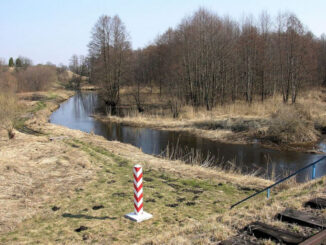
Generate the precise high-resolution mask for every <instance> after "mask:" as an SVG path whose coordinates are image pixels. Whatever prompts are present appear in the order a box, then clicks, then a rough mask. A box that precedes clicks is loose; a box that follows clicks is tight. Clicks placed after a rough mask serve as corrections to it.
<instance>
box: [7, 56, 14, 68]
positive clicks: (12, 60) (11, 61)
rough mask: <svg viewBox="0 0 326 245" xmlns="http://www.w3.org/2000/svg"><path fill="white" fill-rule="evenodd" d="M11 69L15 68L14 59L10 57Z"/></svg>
mask: <svg viewBox="0 0 326 245" xmlns="http://www.w3.org/2000/svg"><path fill="white" fill-rule="evenodd" d="M8 65H9V67H13V66H14V59H13V58H12V57H10V59H9V64H8Z"/></svg>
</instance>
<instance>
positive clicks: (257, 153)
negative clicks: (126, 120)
mask: <svg viewBox="0 0 326 245" xmlns="http://www.w3.org/2000/svg"><path fill="white" fill-rule="evenodd" d="M97 104H98V98H97V95H96V93H77V94H76V95H75V96H73V97H72V98H70V99H69V100H67V101H66V102H64V103H63V104H61V106H60V108H59V109H58V110H56V111H55V112H53V114H52V115H51V117H50V121H51V122H52V123H55V124H59V125H63V126H66V127H68V128H72V129H78V130H81V131H84V132H88V133H89V132H91V131H92V132H94V133H95V134H98V135H102V136H104V137H106V138H107V139H108V140H118V141H121V142H124V143H129V144H132V145H134V146H137V147H139V148H141V150H142V151H143V152H144V153H147V154H155V155H158V154H161V153H162V152H165V151H166V150H167V147H168V148H169V149H176V148H177V149H179V150H180V151H183V152H184V153H190V152H193V153H194V154H195V153H196V152H197V154H199V152H200V154H201V155H202V157H203V159H205V158H206V157H207V156H209V157H210V159H214V163H215V164H217V165H218V164H221V163H224V164H225V163H226V162H228V161H231V162H234V163H235V165H236V166H237V168H241V169H242V171H243V172H254V171H255V172H256V173H259V174H260V175H265V176H264V177H269V176H271V175H274V176H277V177H278V178H280V177H281V176H284V175H286V174H289V173H291V172H293V171H294V170H297V169H299V168H301V167H303V166H305V165H307V164H309V163H311V162H313V161H315V160H317V159H319V158H320V156H319V155H313V154H305V153H300V152H280V151H275V150H270V149H265V148H262V147H260V146H259V145H258V144H255V145H234V144H223V143H218V142H215V141H212V140H209V139H205V138H200V137H196V136H194V135H191V134H189V133H185V132H175V131H161V130H155V129H148V128H137V127H129V126H123V125H121V124H116V123H102V122H100V121H97V120H95V119H94V118H92V117H90V115H91V114H93V113H94V111H95V109H96V107H97ZM316 170H317V171H316V173H317V177H319V176H322V175H323V174H325V173H326V164H319V165H317V169H316ZM266 173H267V174H266ZM310 174H311V170H308V171H307V172H306V173H304V174H301V175H300V176H299V177H298V180H299V181H303V180H304V179H305V178H306V176H307V175H310ZM266 175H267V176H266Z"/></svg>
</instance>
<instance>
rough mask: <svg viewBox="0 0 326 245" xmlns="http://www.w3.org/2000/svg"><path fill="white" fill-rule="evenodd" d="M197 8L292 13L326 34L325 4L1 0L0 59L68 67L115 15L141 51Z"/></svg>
mask: <svg viewBox="0 0 326 245" xmlns="http://www.w3.org/2000/svg"><path fill="white" fill-rule="evenodd" d="M199 7H204V8H206V9H208V10H211V11H213V12H215V13H217V14H218V15H219V16H226V15H228V16H230V17H232V18H233V19H235V20H239V21H240V20H241V19H242V18H243V17H244V16H245V15H248V14H252V15H253V16H256V17H257V16H259V14H260V13H261V12H262V11H263V10H267V12H268V13H269V14H270V15H271V16H272V17H273V16H276V15H277V13H278V12H280V11H291V12H293V13H295V14H296V15H297V16H298V17H299V19H300V20H301V21H302V23H303V24H304V25H305V26H306V27H308V29H309V30H310V31H312V32H313V33H314V34H315V35H316V36H317V37H319V36H320V35H321V34H322V33H326V14H325V10H326V1H325V0H310V1H307V0H0V58H4V59H5V60H6V61H8V60H9V58H10V57H14V58H16V57H18V56H19V55H22V56H25V57H28V58H30V59H32V60H33V62H34V64H38V63H46V62H52V63H54V64H57V65H58V64H60V63H63V64H66V65H67V64H68V63H69V59H70V57H71V56H72V55H73V54H77V55H87V52H88V50H87V44H88V43H89V41H90V32H91V29H92V27H93V26H94V24H95V22H96V21H97V19H98V18H99V17H100V16H101V15H103V14H106V15H110V16H113V15H119V16H120V18H121V19H122V21H123V22H124V24H125V25H126V28H127V31H128V33H129V35H130V38H131V42H132V47H133V48H134V49H136V48H142V47H145V46H146V45H148V44H149V43H150V42H151V41H153V40H154V39H155V38H156V37H157V35H158V34H162V33H164V32H165V31H166V30H167V29H168V28H169V27H176V26H177V25H178V24H179V23H180V22H181V20H182V19H183V18H184V17H186V16H189V15H191V14H193V13H194V12H195V11H196V10H197V9H198V8H199Z"/></svg>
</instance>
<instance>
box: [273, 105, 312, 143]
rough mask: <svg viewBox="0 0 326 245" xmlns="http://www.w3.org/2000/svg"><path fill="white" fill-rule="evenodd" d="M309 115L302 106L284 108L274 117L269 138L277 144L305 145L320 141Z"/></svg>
mask: <svg viewBox="0 0 326 245" xmlns="http://www.w3.org/2000/svg"><path fill="white" fill-rule="evenodd" d="M317 136H318V132H317V131H316V130H315V127H314V123H313V122H312V121H311V116H310V115H309V113H308V112H307V111H306V110H304V109H303V108H302V107H300V106H295V105H291V106H284V107H283V108H281V109H279V110H278V111H277V112H276V113H275V114H274V115H273V116H272V121H271V125H270V126H269V128H268V130H267V138H269V139H270V140H272V141H273V142H276V143H300V142H301V143H304V142H313V141H316V140H317V139H318V137H317Z"/></svg>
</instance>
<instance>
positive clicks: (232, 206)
mask: <svg viewBox="0 0 326 245" xmlns="http://www.w3.org/2000/svg"><path fill="white" fill-rule="evenodd" d="M324 159H326V156H323V157H322V158H320V159H319V160H317V161H315V162H313V163H310V164H309V165H307V166H305V167H303V168H301V169H299V170H297V171H295V172H294V173H292V174H290V175H289V176H287V177H285V178H283V179H281V180H279V181H277V182H275V183H274V184H272V185H270V186H267V187H266V188H265V189H263V190H261V191H258V192H256V193H254V194H252V195H250V196H248V197H246V198H245V199H242V200H241V201H239V202H237V203H235V204H233V205H231V207H230V209H232V208H234V207H235V206H237V205H239V204H240V203H243V202H245V201H247V200H248V199H250V198H252V197H254V196H257V195H258V194H260V193H262V192H264V191H267V198H269V195H270V189H271V188H272V187H274V186H276V185H278V184H280V183H282V182H284V181H285V180H288V179H289V178H291V177H293V176H295V175H297V174H298V173H300V172H302V171H303V170H305V169H308V168H310V167H312V168H313V169H312V175H311V178H312V179H315V178H316V164H317V163H319V162H321V161H322V160H324Z"/></svg>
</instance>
